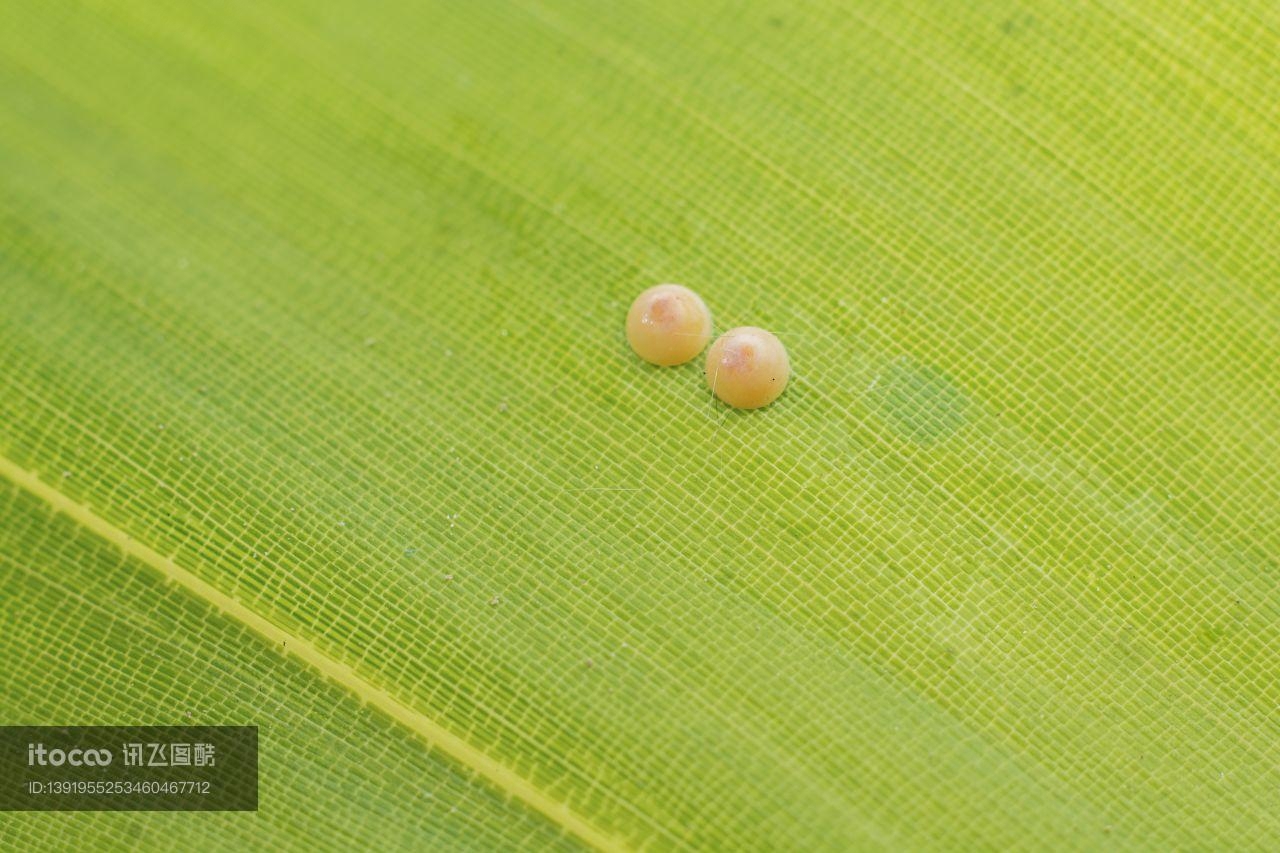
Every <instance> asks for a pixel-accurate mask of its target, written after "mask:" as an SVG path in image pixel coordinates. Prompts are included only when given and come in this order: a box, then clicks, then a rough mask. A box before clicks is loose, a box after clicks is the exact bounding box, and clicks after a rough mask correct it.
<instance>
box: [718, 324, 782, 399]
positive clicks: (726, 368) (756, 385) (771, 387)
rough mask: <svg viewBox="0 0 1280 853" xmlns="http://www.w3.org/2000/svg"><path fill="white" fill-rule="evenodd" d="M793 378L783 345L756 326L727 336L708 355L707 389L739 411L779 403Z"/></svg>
mask: <svg viewBox="0 0 1280 853" xmlns="http://www.w3.org/2000/svg"><path fill="white" fill-rule="evenodd" d="M790 378H791V363H790V361H789V360H788V359H787V349H786V347H784V346H783V345H782V341H780V340H778V338H777V337H776V336H775V335H774V334H773V333H772V332H767V331H765V330H764V329H759V328H756V327H755V326H740V327H738V328H736V329H730V330H729V331H727V332H725V333H724V334H723V335H721V336H720V337H719V338H717V339H716V342H715V343H714V344H712V345H711V349H710V350H708V351H707V385H709V386H710V387H711V391H712V393H714V394H715V395H716V396H717V397H719V398H720V399H721V400H723V401H724V402H726V403H728V404H729V405H730V406H733V407H734V408H738V409H758V408H760V407H761V406H767V405H769V404H770V403H772V402H773V401H774V400H776V399H778V395H780V394H781V393H782V391H783V389H785V388H786V387H787V380H788V379H790Z"/></svg>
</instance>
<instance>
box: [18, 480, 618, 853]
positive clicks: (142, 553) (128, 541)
mask: <svg viewBox="0 0 1280 853" xmlns="http://www.w3.org/2000/svg"><path fill="white" fill-rule="evenodd" d="M0 476H3V477H5V478H7V479H8V480H11V481H12V482H13V483H15V484H16V485H17V486H19V487H20V488H22V489H25V490H26V491H28V492H30V493H31V494H33V495H35V496H36V497H38V498H40V499H41V500H43V501H45V502H46V503H48V504H49V505H50V506H51V507H53V509H54V510H55V511H56V512H61V513H63V514H64V515H66V516H68V517H69V518H71V519H72V520H73V521H75V522H76V523H77V524H79V525H81V526H82V527H84V528H85V529H86V530H89V531H91V532H93V533H95V534H97V535H98V536H100V537H102V538H103V539H105V540H106V541H108V542H110V543H111V544H113V545H115V546H116V547H118V548H120V549H121V550H122V551H124V552H125V553H126V554H128V555H129V556H131V557H134V558H136V559H138V560H141V561H142V562H144V563H146V564H147V565H148V566H150V567H152V568H153V569H155V570H156V571H158V572H160V573H161V574H162V575H163V576H164V577H165V578H167V579H168V580H170V581H172V582H173V583H175V584H178V585H179V586H181V587H183V588H184V589H186V590H187V591H188V592H190V593H192V594H193V595H195V596H197V597H199V598H200V599H202V600H203V601H205V602H207V603H208V604H210V605H212V606H213V607H215V608H217V610H218V611H219V612H221V613H223V614H225V615H227V616H229V617H231V618H233V619H236V620H237V621H239V622H241V623H242V624H244V625H245V626H246V627H248V628H249V629H251V630H252V631H254V632H255V633H257V634H258V635H259V636H261V637H262V638H263V639H264V640H266V641H267V642H269V643H271V644H272V645H273V646H276V647H277V648H278V649H279V650H280V651H281V653H282V654H286V655H292V656H294V657H295V658H297V659H299V660H301V661H303V662H304V663H306V664H308V665H310V666H311V667H312V668H313V669H315V670H317V671H319V672H320V673H321V674H322V675H324V676H325V677H327V678H329V679H331V680H332V681H334V682H335V683H337V684H340V685H341V686H343V687H345V688H346V689H347V690H350V691H351V693H353V694H354V695H355V696H356V698H358V699H359V700H360V701H362V702H364V703H365V704H367V705H369V706H371V707H373V708H376V709H378V710H379V711H381V712H383V713H384V714H386V715H387V716H388V717H390V718H391V719H392V720H394V721H396V722H397V723H399V724H401V725H403V726H404V727H405V728H407V729H409V730H410V731H412V732H413V733H414V734H415V735H417V737H418V738H420V739H421V740H422V741H423V742H424V743H426V744H427V745H428V746H430V747H431V748H433V749H438V750H440V751H441V752H443V753H444V754H446V755H448V756H450V757H451V758H453V759H454V760H455V761H457V762H458V763H459V764H461V765H463V766H464V767H466V768H467V769H469V770H471V771H473V772H474V773H476V774H477V775H478V776H480V777H482V778H483V779H485V780H486V781H488V782H489V784H491V785H493V786H494V787H495V788H496V789H498V790H499V791H501V792H502V793H504V794H506V795H508V796H510V797H513V798H514V799H517V800H519V801H520V802H522V803H524V804H525V805H527V806H528V807H529V808H532V809H534V810H535V811H537V812H539V813H540V814H542V815H545V816H546V817H547V818H548V819H550V820H551V821H552V822H553V823H555V824H557V825H558V826H560V827H562V828H563V829H564V830H565V831H566V832H568V833H571V834H572V835H574V836H577V837H578V838H579V839H580V840H582V841H584V842H586V843H587V844H589V845H591V846H592V847H595V848H597V849H599V850H606V851H624V850H626V849H627V846H626V845H625V844H624V843H623V842H621V841H620V840H618V839H616V838H614V837H613V836H611V835H609V834H608V833H606V832H604V831H603V830H601V829H599V828H598V827H596V826H594V825H593V824H592V823H591V822H590V821H588V820H587V819H586V818H584V817H582V816H581V815H579V814H577V813H576V812H574V811H573V810H572V809H571V808H569V806H568V805H567V804H565V803H563V802H560V801H558V800H555V799H552V798H551V797H549V796H547V795H546V794H545V793H543V792H542V791H541V790H540V789H539V788H538V787H537V786H536V785H535V784H534V783H533V782H531V781H529V780H528V779H526V778H524V777H523V776H521V775H519V774H518V773H516V772H515V771H513V770H512V769H511V768H509V767H507V766H505V765H503V764H501V763H500V762H498V761H496V760H494V759H493V758H491V757H490V756H488V755H486V754H485V753H484V752H483V751H481V750H479V749H477V748H476V747H474V746H472V745H471V744H469V743H467V742H466V741H465V740H463V739H462V738H460V737H458V736H457V735H455V734H453V733H452V732H450V731H449V730H447V729H445V728H444V727H443V726H441V725H440V724H439V723H437V722H435V721H434V720H432V719H430V718H429V717H427V716H426V715H424V714H422V713H421V712H419V711H415V710H414V709H413V708H411V707H409V706H408V705H406V704H404V703H403V702H401V701H400V700H399V699H397V698H395V697H394V696H392V695H391V694H390V693H388V692H387V691H386V690H383V689H382V688H379V687H375V686H374V685H372V684H370V683H369V682H368V681H366V680H365V679H364V678H362V677H361V676H360V675H359V674H357V673H356V672H355V670H353V669H352V668H351V667H349V666H347V665H346V664H344V663H342V662H340V661H337V660H334V659H333V658H332V657H330V656H329V655H327V654H325V653H324V652H323V651H321V650H320V649H319V648H317V647H316V646H315V645H314V644H312V643H310V642H308V641H307V640H304V639H303V638H301V637H299V636H297V635H296V634H291V633H289V632H288V631H286V630H284V629H283V628H280V627H279V626H277V625H274V624H272V623H271V622H269V621H268V620H267V619H265V618H263V617H262V616H261V615H259V614H258V613H255V612H254V611H252V610H250V609H249V608H248V607H247V606H245V605H244V604H243V603H241V602H239V601H237V600H236V599H234V598H232V597H231V596H229V595H227V594H226V593H224V592H222V591H221V590H219V589H218V588H217V587H215V586H213V585H212V584H210V583H208V582H207V581H204V580H202V579H201V578H199V577H197V576H196V575H194V574H192V573H191V572H190V571H188V570H187V569H184V568H182V567H181V566H179V565H178V564H177V563H175V562H174V561H173V559H172V558H170V557H165V556H163V555H161V554H160V553H159V552H158V551H156V550H155V549H153V548H150V547H148V546H146V545H144V544H142V543H141V542H139V541H137V540H136V539H134V538H133V537H131V536H130V535H129V534H128V533H125V532H124V531H123V530H121V529H120V528H119V527H116V526H115V525H114V524H112V523H111V522H109V521H107V520H106V519H104V518H102V517H101V516H99V515H97V514H95V513H94V512H93V510H91V509H90V508H89V507H87V506H85V505H83V504H78V503H76V502H75V501H73V500H71V499H70V498H68V497H67V496H66V495H64V494H62V493H61V492H59V491H58V490H57V489H54V488H53V487H52V486H49V485H48V484H47V483H44V482H43V481H41V480H40V478H39V477H38V476H37V475H36V474H35V473H34V472H31V471H26V470H23V469H22V468H21V467H20V466H19V465H17V464H15V463H14V462H12V461H11V460H9V459H7V458H6V457H4V456H0Z"/></svg>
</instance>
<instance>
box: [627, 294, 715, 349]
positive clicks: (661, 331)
mask: <svg viewBox="0 0 1280 853" xmlns="http://www.w3.org/2000/svg"><path fill="white" fill-rule="evenodd" d="M709 340H711V311H710V310H708V309H707V303H705V302H703V301H702V297H700V296H698V294H696V293H694V292H693V291H692V290H690V289H689V288H687V287H684V286H683V285H679V284H659V285H657V286H656V287H651V288H649V289H648V290H646V291H645V292H644V293H641V294H640V295H639V296H637V297H636V301H635V302H633V303H631V310H630V311H628V312H627V342H628V343H629V344H631V348H632V349H633V350H635V351H636V355H638V356H640V357H641V358H643V359H644V360H645V361H647V362H650V363H652V364H660V365H663V366H666V367H670V366H671V365H675V364H684V363H685V362H686V361H690V360H692V359H693V358H695V357H696V356H697V355H698V353H700V352H702V349H703V347H705V346H706V345H707V341H709Z"/></svg>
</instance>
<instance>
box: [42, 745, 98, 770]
mask: <svg viewBox="0 0 1280 853" xmlns="http://www.w3.org/2000/svg"><path fill="white" fill-rule="evenodd" d="M110 763H111V750H109V749H66V750H63V749H58V748H57V747H54V748H53V749H46V748H45V745H44V744H42V743H29V744H27V766H28V767H34V766H36V765H37V764H39V765H40V766H41V767H50V766H52V767H61V766H62V765H64V764H69V765H71V766H72V767H106V766H107V765H108V764H110Z"/></svg>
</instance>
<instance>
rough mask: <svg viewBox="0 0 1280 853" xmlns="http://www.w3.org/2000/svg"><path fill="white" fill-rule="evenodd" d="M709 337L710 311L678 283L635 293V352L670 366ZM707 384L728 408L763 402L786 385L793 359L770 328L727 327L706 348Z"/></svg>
mask: <svg viewBox="0 0 1280 853" xmlns="http://www.w3.org/2000/svg"><path fill="white" fill-rule="evenodd" d="M709 340H711V311H710V310H708V309H707V303H705V302H703V301H702V297H700V296H698V294H696V293H694V292H693V291H692V290H690V289H689V288H687V287H684V286H683V285H679V284H659V285H657V286H656V287H651V288H649V289H648V290H646V291H645V292H644V293H641V294H640V295H639V296H637V297H636V301H635V302H633V303H632V304H631V310H630V311H628V312H627V342H628V343H630V344H631V348H632V349H633V350H635V351H636V355H638V356H640V357H641V358H643V359H644V360H645V361H647V362H650V363H652V364H659V365H663V366H666V367H670V366H672V365H676V364H684V363H685V362H687V361H691V360H692V359H694V358H696V357H697V355H698V353H700V352H702V350H703V348H704V347H705V346H706V345H707V342H708V341H709ZM706 372H707V385H709V386H710V387H711V391H712V393H714V394H715V395H716V396H717V397H719V398H720V399H721V400H723V401H724V402H726V403H728V404H729V405H730V406H734V407H735V408H739V409H758V408H760V407H761V406H767V405H769V404H770V403H772V402H773V401H774V400H776V399H778V395H779V394H781V393H782V391H783V389H785V388H786V387H787V380H788V379H789V378H790V377H791V363H790V362H789V361H788V360H787V350H786V347H784V346H783V345H782V341H780V340H778V339H777V337H776V336H775V335H774V334H773V333H772V332H767V331H765V330H764V329H759V328H756V327H755V326H739V327H738V328H736V329H730V330H729V331H727V332H725V333H724V334H723V335H721V336H720V337H718V338H716V342H715V343H714V344H712V345H711V349H710V350H708V351H707V364H706Z"/></svg>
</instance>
